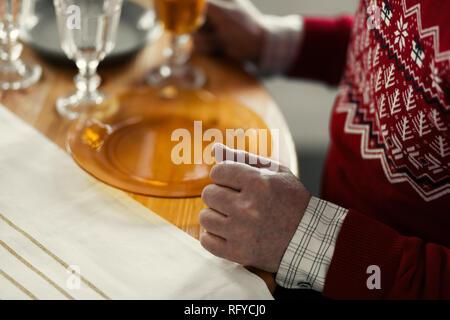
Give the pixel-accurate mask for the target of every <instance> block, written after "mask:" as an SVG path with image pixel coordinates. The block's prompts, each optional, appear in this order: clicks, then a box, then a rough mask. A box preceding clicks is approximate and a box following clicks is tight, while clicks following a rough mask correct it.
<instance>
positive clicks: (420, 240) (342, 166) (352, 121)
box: [290, 0, 450, 299]
mask: <svg viewBox="0 0 450 320" xmlns="http://www.w3.org/2000/svg"><path fill="white" fill-rule="evenodd" d="M373 5H375V6H376V7H378V8H379V10H378V9H376V8H375V7H374V6H373ZM369 7H370V9H368V8H369ZM290 74H291V75H293V76H301V77H308V78H313V79H318V80H323V81H326V82H327V83H330V84H337V83H338V82H339V83H340V90H339V95H338V97H337V100H336V104H335V107H334V109H333V114H332V121H331V146H330V149H329V153H328V159H327V163H326V167H325V171H324V176H323V184H322V198H323V199H325V200H328V201H331V202H333V203H336V204H338V205H340V206H343V207H345V208H348V209H349V213H348V215H347V217H346V219H345V221H344V223H343V226H342V229H341V231H340V233H339V237H338V240H337V244H336V249H335V252H334V256H333V259H332V262H331V265H330V268H329V270H328V274H327V278H326V282H325V288H324V295H325V296H328V297H331V298H363V299H365V298H377V299H378V298H394V299H395V298H400V299H403V298H425V299H429V298H431V299H433V298H450V1H446V0H445V1H444V0H423V1H419V0H377V1H369V0H366V1H361V4H360V7H359V9H358V11H357V13H356V15H355V16H354V17H339V18H336V19H330V18H310V17H306V18H305V38H304V41H303V43H302V46H301V50H300V56H299V57H298V59H297V61H296V63H295V65H294V67H293V68H292V70H291V72H290ZM370 265H377V266H379V267H380V270H381V289H379V290H377V289H374V290H369V289H368V287H367V284H366V281H367V278H368V277H369V276H370V275H369V274H367V267H368V266H370Z"/></svg>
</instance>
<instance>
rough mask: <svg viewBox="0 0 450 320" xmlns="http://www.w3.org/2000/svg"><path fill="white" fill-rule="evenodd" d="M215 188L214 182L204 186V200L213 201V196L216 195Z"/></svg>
mask: <svg viewBox="0 0 450 320" xmlns="http://www.w3.org/2000/svg"><path fill="white" fill-rule="evenodd" d="M214 189H215V185H214V184H210V185H207V186H206V187H205V188H203V191H202V200H203V202H205V203H207V202H210V201H211V198H212V196H213V195H214Z"/></svg>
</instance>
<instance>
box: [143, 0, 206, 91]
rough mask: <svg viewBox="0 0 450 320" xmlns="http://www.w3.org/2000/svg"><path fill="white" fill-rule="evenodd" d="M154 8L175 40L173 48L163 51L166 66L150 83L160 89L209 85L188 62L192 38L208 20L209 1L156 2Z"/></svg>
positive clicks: (149, 80) (166, 0)
mask: <svg viewBox="0 0 450 320" xmlns="http://www.w3.org/2000/svg"><path fill="white" fill-rule="evenodd" d="M154 5H155V10H156V16H157V18H158V20H159V22H160V23H161V24H162V25H163V26H164V29H165V30H166V31H168V32H170V33H171V35H172V37H171V44H170V47H169V48H166V50H165V51H164V55H165V57H166V62H165V63H164V64H163V65H161V66H160V67H158V68H156V69H154V70H152V71H151V72H150V74H149V75H148V78H147V82H148V83H149V84H150V85H152V86H154V87H159V88H164V87H168V86H174V87H176V88H183V89H198V88H200V87H202V86H203V85H204V84H205V82H206V76H205V73H204V72H203V70H202V69H200V68H199V67H196V66H193V65H191V64H188V63H187V61H188V60H189V58H190V44H191V41H190V38H191V35H190V34H191V32H193V31H195V30H196V29H197V28H199V27H200V26H201V25H202V24H203V22H204V20H205V11H206V0H155V1H154Z"/></svg>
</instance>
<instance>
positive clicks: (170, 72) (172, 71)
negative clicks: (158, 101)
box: [147, 64, 206, 90]
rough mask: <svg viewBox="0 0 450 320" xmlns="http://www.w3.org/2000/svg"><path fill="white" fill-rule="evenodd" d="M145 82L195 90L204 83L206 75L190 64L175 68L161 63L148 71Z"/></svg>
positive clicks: (161, 86)
mask: <svg viewBox="0 0 450 320" xmlns="http://www.w3.org/2000/svg"><path fill="white" fill-rule="evenodd" d="M147 83H148V84H149V85H151V86H152V87H155V88H165V87H169V86H170V87H176V88H179V89H187V90H195V89H199V88H201V87H203V86H204V85H205V83H206V75H205V73H204V71H203V70H202V69H201V68H199V67H196V66H193V65H190V64H187V65H182V66H178V67H176V68H171V67H169V66H168V65H162V66H160V67H158V68H157V69H155V70H152V71H151V72H150V74H149V75H148V77H147Z"/></svg>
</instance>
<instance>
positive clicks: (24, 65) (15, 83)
mask: <svg viewBox="0 0 450 320" xmlns="http://www.w3.org/2000/svg"><path fill="white" fill-rule="evenodd" d="M41 75H42V68H41V67H40V66H39V65H36V64H31V63H28V62H23V61H20V60H19V61H15V62H13V63H6V62H2V63H0V88H1V89H3V90H19V89H24V88H28V87H29V86H31V85H32V84H34V83H36V82H38V81H39V79H40V78H41Z"/></svg>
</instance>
